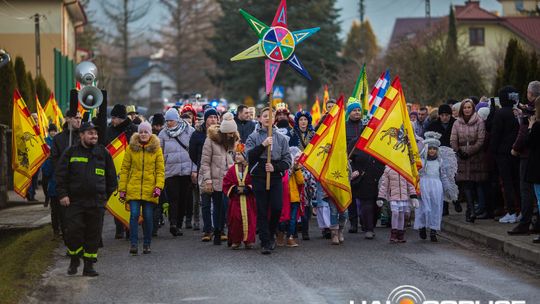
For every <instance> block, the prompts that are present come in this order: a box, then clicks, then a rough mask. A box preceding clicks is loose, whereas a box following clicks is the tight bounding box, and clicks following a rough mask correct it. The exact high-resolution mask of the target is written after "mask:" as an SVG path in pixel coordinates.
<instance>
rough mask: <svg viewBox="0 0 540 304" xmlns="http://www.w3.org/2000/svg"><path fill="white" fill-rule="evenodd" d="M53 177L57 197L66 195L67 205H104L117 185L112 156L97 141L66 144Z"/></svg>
mask: <svg viewBox="0 0 540 304" xmlns="http://www.w3.org/2000/svg"><path fill="white" fill-rule="evenodd" d="M55 177H56V191H57V193H58V197H59V198H63V197H66V196H68V197H69V200H70V202H71V204H74V205H79V206H84V207H104V206H105V203H106V202H107V199H108V198H109V196H111V194H112V193H113V192H114V191H115V190H116V188H117V186H118V181H117V178H116V169H115V168H114V163H113V160H112V157H111V155H110V154H109V151H107V149H106V148H105V147H104V146H103V145H99V144H98V145H96V146H94V147H92V148H85V147H83V146H82V145H81V144H80V143H79V144H77V145H75V146H71V147H69V148H68V149H67V150H66V151H65V152H64V154H62V157H61V158H60V161H59V162H58V166H57V168H56V175H55Z"/></svg>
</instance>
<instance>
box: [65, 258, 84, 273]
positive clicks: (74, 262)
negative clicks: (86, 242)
mask: <svg viewBox="0 0 540 304" xmlns="http://www.w3.org/2000/svg"><path fill="white" fill-rule="evenodd" d="M79 265H81V260H80V259H79V256H71V261H70V262H69V267H68V271H67V274H68V275H74V274H77V268H79Z"/></svg>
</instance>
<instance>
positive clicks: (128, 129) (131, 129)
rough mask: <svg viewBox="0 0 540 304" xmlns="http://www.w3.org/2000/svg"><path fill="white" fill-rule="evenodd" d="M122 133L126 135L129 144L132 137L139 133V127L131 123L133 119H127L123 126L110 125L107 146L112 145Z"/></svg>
mask: <svg viewBox="0 0 540 304" xmlns="http://www.w3.org/2000/svg"><path fill="white" fill-rule="evenodd" d="M122 132H125V133H126V139H127V141H128V142H129V140H130V139H131V135H133V133H136V132H137V126H136V125H134V124H133V122H131V119H129V118H126V120H124V121H123V122H122V123H121V124H119V125H118V126H116V127H114V126H113V125H112V124H109V126H108V127H107V141H106V145H108V144H110V143H111V142H112V141H113V140H115V139H116V138H117V137H118V136H119V135H120V134H121V133H122Z"/></svg>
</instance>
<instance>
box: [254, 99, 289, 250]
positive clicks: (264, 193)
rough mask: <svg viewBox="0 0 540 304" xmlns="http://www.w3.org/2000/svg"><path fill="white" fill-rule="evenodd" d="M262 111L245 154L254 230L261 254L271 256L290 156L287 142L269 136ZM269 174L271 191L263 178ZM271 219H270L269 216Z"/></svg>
mask: <svg viewBox="0 0 540 304" xmlns="http://www.w3.org/2000/svg"><path fill="white" fill-rule="evenodd" d="M270 111H272V109H270V108H268V107H265V108H263V109H262V110H261V112H260V114H259V116H260V117H259V124H258V125H257V127H256V128H255V131H253V133H251V134H250V135H249V136H248V139H247V141H246V151H247V155H248V161H249V167H250V168H251V169H250V174H251V176H252V177H253V190H254V192H255V199H256V201H257V226H258V230H259V239H260V240H261V247H262V250H261V253H262V254H270V253H271V250H274V249H275V247H276V243H275V234H276V229H277V226H278V222H279V217H280V215H281V208H282V207H283V206H282V204H283V202H282V195H283V186H282V181H281V179H282V177H283V174H284V173H285V171H286V170H288V169H289V167H290V166H291V155H290V152H289V143H288V140H287V138H286V137H285V136H284V135H282V134H280V133H279V132H277V129H276V128H274V131H275V132H272V137H270V136H268V128H272V122H271V120H270V115H269V112H270ZM269 147H270V149H271V156H270V157H271V160H270V162H267V149H268V148H269ZM267 173H270V177H271V178H270V188H269V190H267V188H266V174H267ZM269 215H270V216H269Z"/></svg>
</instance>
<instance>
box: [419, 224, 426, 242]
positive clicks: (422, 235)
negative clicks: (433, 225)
mask: <svg viewBox="0 0 540 304" xmlns="http://www.w3.org/2000/svg"><path fill="white" fill-rule="evenodd" d="M418 232H419V234H420V238H421V239H422V240H425V239H427V230H426V227H422V228H420V230H418Z"/></svg>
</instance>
